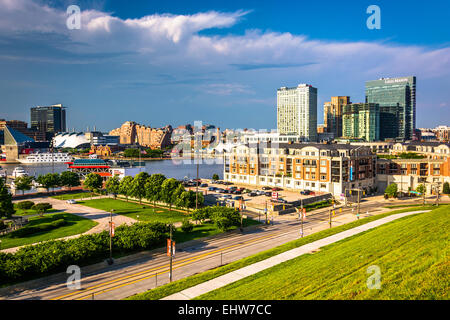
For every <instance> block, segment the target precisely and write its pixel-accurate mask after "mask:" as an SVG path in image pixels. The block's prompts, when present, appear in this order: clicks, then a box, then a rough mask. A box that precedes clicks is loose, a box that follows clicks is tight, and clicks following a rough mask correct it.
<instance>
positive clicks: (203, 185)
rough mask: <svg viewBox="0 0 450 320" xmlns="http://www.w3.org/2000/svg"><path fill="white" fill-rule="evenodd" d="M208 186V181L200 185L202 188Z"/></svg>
mask: <svg viewBox="0 0 450 320" xmlns="http://www.w3.org/2000/svg"><path fill="white" fill-rule="evenodd" d="M207 186H208V184H207V183H202V184H201V185H200V187H201V188H206V187H207Z"/></svg>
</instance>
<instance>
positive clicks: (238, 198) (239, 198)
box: [233, 196, 244, 200]
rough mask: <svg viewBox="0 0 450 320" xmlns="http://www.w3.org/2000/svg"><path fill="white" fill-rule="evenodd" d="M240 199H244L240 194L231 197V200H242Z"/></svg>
mask: <svg viewBox="0 0 450 320" xmlns="http://www.w3.org/2000/svg"><path fill="white" fill-rule="evenodd" d="M242 199H244V198H243V197H242V196H235V197H233V200H242Z"/></svg>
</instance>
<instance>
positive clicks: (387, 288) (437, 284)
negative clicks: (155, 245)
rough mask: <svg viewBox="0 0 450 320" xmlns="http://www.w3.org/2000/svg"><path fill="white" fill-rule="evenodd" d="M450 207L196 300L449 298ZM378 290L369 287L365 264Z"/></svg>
mask: <svg viewBox="0 0 450 320" xmlns="http://www.w3.org/2000/svg"><path fill="white" fill-rule="evenodd" d="M449 220H450V207H449V206H442V207H440V208H437V209H435V210H433V211H430V212H427V213H423V214H418V215H413V216H409V217H405V218H402V219H399V220H397V221H394V222H391V223H388V224H386V225H383V226H380V227H378V228H376V229H373V230H369V231H367V232H364V233H362V234H359V235H356V236H353V237H351V238H348V239H345V240H342V241H340V242H337V243H335V244H332V245H329V246H326V247H324V248H322V249H321V250H320V251H319V252H316V253H314V254H307V255H303V256H301V257H298V258H296V259H293V260H290V261H287V262H285V263H282V264H280V265H278V266H275V267H273V268H270V269H267V270H265V271H262V272H260V273H257V274H256V275H254V276H251V277H247V278H245V279H243V280H240V281H237V282H235V283H232V284H230V285H228V286H226V287H223V288H221V289H218V290H215V291H211V292H210V293H207V294H205V295H202V296H200V297H198V299H221V300H230V299H261V300H267V299H270V300H272V299H274V300H278V299H449V293H448V292H449V282H450V278H449V276H448V275H449V274H450V262H449V255H448V249H449V240H448V239H449V231H448V225H449V222H450V221H449ZM373 265H376V266H378V267H379V268H380V270H381V289H379V290H377V289H371V290H370V289H368V288H367V284H366V282H367V279H368V278H369V277H370V276H371V275H372V274H371V273H367V269H368V267H369V266H373Z"/></svg>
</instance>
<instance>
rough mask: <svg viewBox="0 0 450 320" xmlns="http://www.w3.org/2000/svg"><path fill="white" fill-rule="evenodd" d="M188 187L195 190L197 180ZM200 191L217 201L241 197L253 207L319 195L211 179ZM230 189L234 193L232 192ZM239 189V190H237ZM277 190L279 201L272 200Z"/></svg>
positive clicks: (203, 184)
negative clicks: (218, 181)
mask: <svg viewBox="0 0 450 320" xmlns="http://www.w3.org/2000/svg"><path fill="white" fill-rule="evenodd" d="M187 188H188V189H190V190H193V191H195V182H194V185H193V186H192V185H191V186H187ZM198 189H199V191H201V192H202V193H203V194H204V195H212V196H214V197H215V198H216V199H217V201H226V200H228V201H240V199H241V197H242V199H243V201H245V202H244V203H245V204H246V205H251V206H252V207H256V208H262V207H263V206H265V204H266V202H267V204H268V205H270V204H271V203H274V204H280V203H289V202H292V201H297V200H300V199H306V198H310V197H311V196H314V195H319V193H311V194H309V195H304V194H301V193H300V191H290V190H276V189H272V188H271V187H263V186H259V188H256V187H255V186H248V185H240V184H235V183H227V184H223V183H212V181H211V180H206V179H202V180H201V182H199V186H198ZM230 190H231V191H232V193H230ZM236 190H237V192H236ZM245 190H250V191H251V192H245ZM274 192H276V193H277V195H278V202H277V201H273V202H272V194H273V193H274Z"/></svg>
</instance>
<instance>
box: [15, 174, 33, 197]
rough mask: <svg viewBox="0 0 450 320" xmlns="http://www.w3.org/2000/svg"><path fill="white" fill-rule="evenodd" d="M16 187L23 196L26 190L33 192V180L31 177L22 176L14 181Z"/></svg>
mask: <svg viewBox="0 0 450 320" xmlns="http://www.w3.org/2000/svg"><path fill="white" fill-rule="evenodd" d="M14 185H15V186H16V189H17V190H20V191H22V194H25V191H26V190H31V187H32V185H33V178H32V177H30V176H21V177H17V178H16V179H14Z"/></svg>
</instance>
